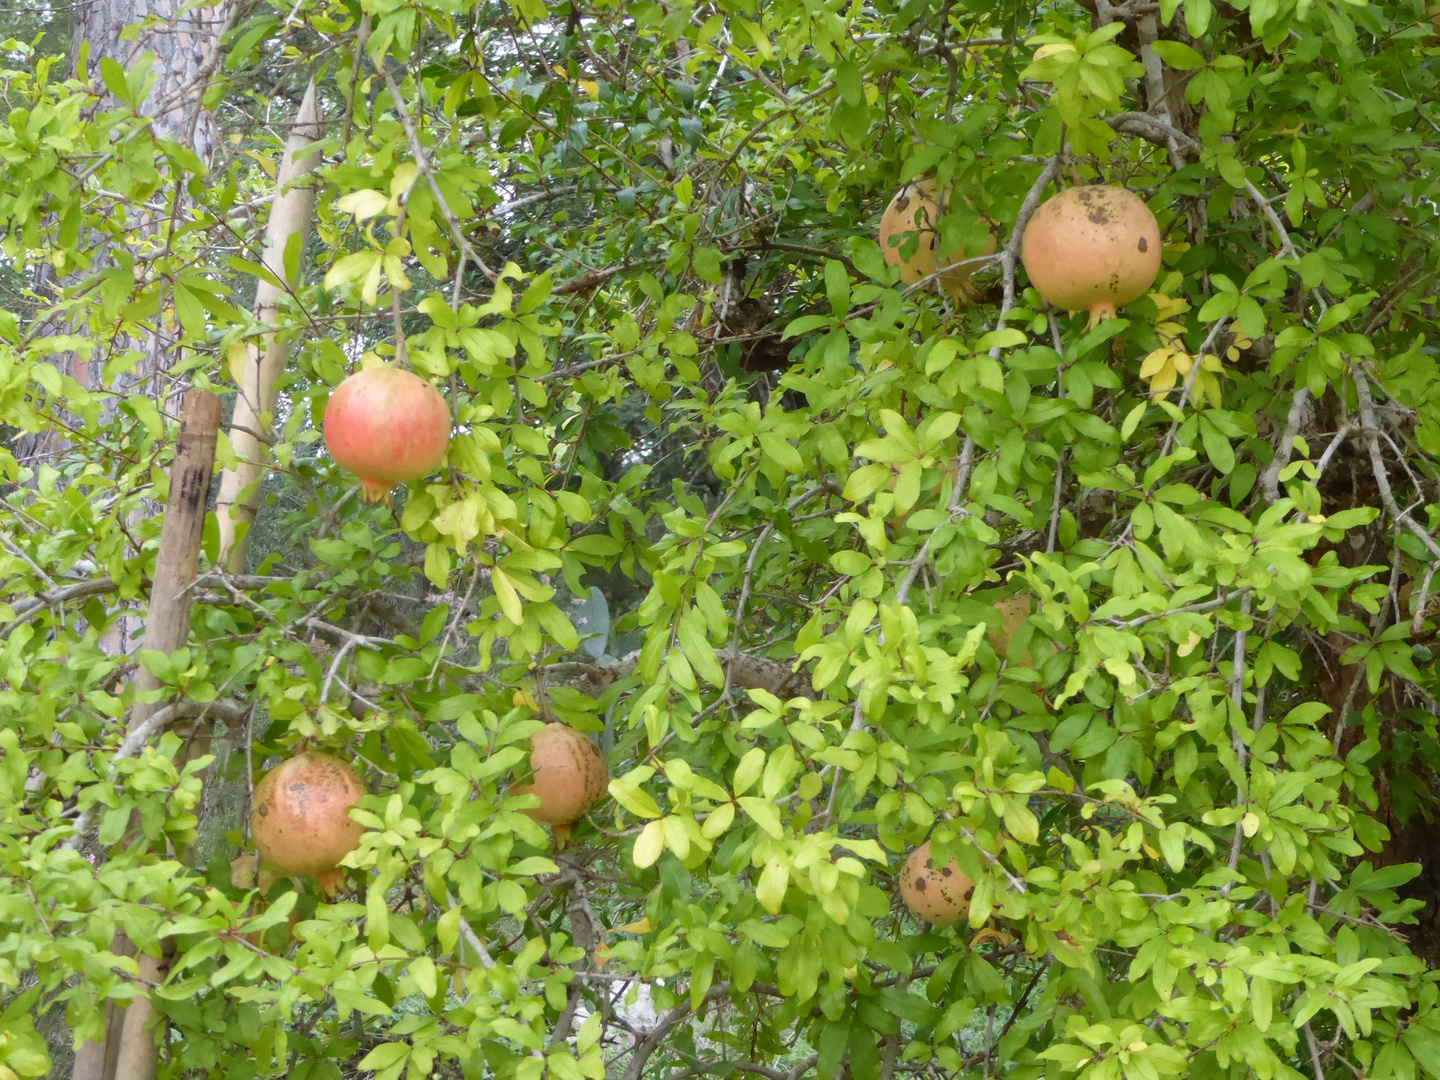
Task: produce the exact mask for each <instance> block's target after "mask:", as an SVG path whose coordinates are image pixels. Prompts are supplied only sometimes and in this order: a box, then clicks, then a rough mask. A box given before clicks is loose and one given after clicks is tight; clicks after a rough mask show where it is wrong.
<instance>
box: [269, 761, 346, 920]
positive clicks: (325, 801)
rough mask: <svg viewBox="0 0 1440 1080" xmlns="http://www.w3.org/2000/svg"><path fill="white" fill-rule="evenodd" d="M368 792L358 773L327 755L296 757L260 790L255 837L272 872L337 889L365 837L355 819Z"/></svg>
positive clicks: (271, 777) (276, 771) (284, 764)
mask: <svg viewBox="0 0 1440 1080" xmlns="http://www.w3.org/2000/svg"><path fill="white" fill-rule="evenodd" d="M364 794H365V786H364V785H363V784H362V783H361V782H360V776H359V774H358V773H356V772H355V770H354V769H353V768H351V767H350V766H349V765H347V764H346V763H345V762H343V761H341V760H339V759H338V758H333V757H330V756H328V755H326V754H316V753H309V752H307V753H303V754H296V755H295V756H294V757H293V758H291V759H290V760H289V761H286V762H282V763H281V764H280V765H278V766H276V767H275V768H274V769H271V770H270V771H269V772H268V773H266V774H265V777H264V778H263V779H262V780H261V781H260V783H258V784H256V785H255V809H254V811H253V812H252V813H251V815H250V833H251V835H252V836H253V837H254V838H255V848H256V850H257V851H259V852H260V858H261V859H262V860H263V861H264V862H265V864H266V866H268V867H269V868H271V869H272V870H274V871H275V872H276V873H280V874H286V875H289V876H290V877H310V876H313V875H320V876H321V884H322V885H324V886H325V887H326V888H327V891H328V889H330V888H333V887H334V886H335V884H337V881H336V875H335V873H334V871H335V870H336V868H337V867H338V866H339V864H340V860H341V859H343V858H345V856H346V855H349V854H350V852H352V851H354V850H355V848H356V846H357V845H359V843H360V834H361V833H363V832H364V831H365V829H364V826H362V825H361V824H360V823H359V822H358V821H352V820H351V819H350V813H349V811H350V807H352V806H354V805H355V804H356V803H357V802H359V801H360V796H362V795H364Z"/></svg>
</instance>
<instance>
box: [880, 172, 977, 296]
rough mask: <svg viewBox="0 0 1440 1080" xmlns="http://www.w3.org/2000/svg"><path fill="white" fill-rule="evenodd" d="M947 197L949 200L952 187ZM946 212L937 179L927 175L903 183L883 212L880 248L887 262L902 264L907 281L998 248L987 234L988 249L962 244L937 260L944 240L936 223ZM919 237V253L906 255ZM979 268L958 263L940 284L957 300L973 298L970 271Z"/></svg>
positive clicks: (942, 277)
mask: <svg viewBox="0 0 1440 1080" xmlns="http://www.w3.org/2000/svg"><path fill="white" fill-rule="evenodd" d="M944 198H945V199H946V200H947V201H948V198H949V192H948V191H947V192H946V193H945V196H944ZM967 204H968V200H967ZM944 214H945V208H944V207H942V206H941V203H940V201H939V200H937V199H936V198H935V182H934V181H933V180H928V179H926V180H912V181H911V182H910V183H908V184H906V185H905V186H904V187H902V188H901V189H900V190H899V191H898V192H897V193H896V195H895V197H894V198H893V199H891V200H890V205H889V206H888V207H886V208H885V213H884V214H883V215H881V218H880V237H879V239H880V250H881V251H883V252H884V254H885V261H886V262H887V263H889V264H890V265H891V266H899V267H900V280H901V281H903V282H905V284H907V285H913V284H915V283H916V282H917V281H923V280H925V279H926V278H928V277H929V276H930V275H931V274H933V273H935V271H936V269H938V267H939V266H949V265H951V264H952V263H958V262H962V261H963V260H965V259H967V258H973V257H975V256H976V255H989V254H990V253H991V252H992V251H994V250H995V237H994V236H990V235H988V234H987V235H986V237H985V244H984V248H985V250H984V251H982V252H969V253H968V254H967V252H966V251H965V250H964V249H963V248H962V249H961V250H959V251H955V252H949V253H947V254H945V255H944V256H943V257H941V261H939V262H937V256H938V252H937V250H936V249H937V248H938V247H939V244H940V234H939V233H938V232H937V231H936V225H937V223H938V222H939V220H940V218H941V217H943V216H944ZM914 233H918V234H919V236H918V238H917V237H913V236H912V235H911V234H914ZM917 241H918V245H919V246H918V247H916V249H915V254H914V255H911V256H910V257H909V258H908V259H907V258H905V257H904V256H903V255H902V254H901V251H902V249H904V250H906V251H908V250H909V244H910V243H912V242H917ZM976 269H977V267H974V266H960V267H956V268H955V269H953V270H950V271H947V272H946V273H944V274H942V275H940V284H941V285H943V286H944V287H945V291H946V292H948V293H949V294H950V295H951V296H952V297H953V298H954V299H955V301H956V302H957V303H961V304H964V303H968V302H969V300H970V298H971V297H970V275H971V274H973V273H974V272H975V270H976Z"/></svg>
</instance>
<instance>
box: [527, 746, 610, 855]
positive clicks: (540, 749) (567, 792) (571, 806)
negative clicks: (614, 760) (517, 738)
mask: <svg viewBox="0 0 1440 1080" xmlns="http://www.w3.org/2000/svg"><path fill="white" fill-rule="evenodd" d="M530 769H531V771H532V772H533V773H534V774H535V775H534V778H533V779H532V780H531V782H530V783H528V784H516V785H515V786H514V787H512V788H511V789H510V793H511V794H512V795H525V794H530V795H538V796H539V797H540V805H539V806H532V807H530V808H528V809H526V810H524V811H522V813H525V814H528V815H529V816H530V817H532V818H534V819H535V820H536V821H538V822H540V823H542V824H544V825H549V826H550V827H551V828H552V829H554V831H555V842H556V844H557V845H558V846H564V844H565V841H566V840H567V839H569V836H570V826H571V825H573V824H574V823H575V822H577V821H579V820H580V819H581V818H582V817H584V816H585V815H586V814H587V813H589V811H590V808H591V807H592V806H594V805H595V804H596V803H597V802H599V801H600V799H601V798H602V797H604V795H605V790H606V788H607V787H608V786H609V784H610V769H609V766H607V765H606V764H605V758H604V756H603V755H602V754H601V753H600V748H599V747H598V746H596V745H595V743H594V742H593V741H592V740H591V739H590V737H589V736H588V735H583V734H581V733H580V732H578V731H576V730H575V729H574V728H571V727H567V726H566V725H564V724H546V725H545V726H544V727H543V728H541V729H540V730H539V731H537V732H536V733H535V735H534V737H533V738H532V739H531V740H530Z"/></svg>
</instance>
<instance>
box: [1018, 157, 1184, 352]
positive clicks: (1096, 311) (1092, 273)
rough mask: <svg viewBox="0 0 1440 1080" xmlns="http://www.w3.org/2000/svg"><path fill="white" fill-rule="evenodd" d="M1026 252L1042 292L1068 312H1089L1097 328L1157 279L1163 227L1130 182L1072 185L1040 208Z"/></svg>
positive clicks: (1024, 242)
mask: <svg viewBox="0 0 1440 1080" xmlns="http://www.w3.org/2000/svg"><path fill="white" fill-rule="evenodd" d="M1020 258H1021V260H1022V261H1023V262H1024V263H1025V272H1026V273H1027V274H1029V275H1030V283H1031V284H1032V285H1034V286H1035V288H1036V289H1038V290H1039V292H1040V295H1041V296H1043V297H1045V299H1046V300H1048V301H1050V303H1052V304H1054V305H1055V306H1056V307H1060V308H1065V309H1066V310H1067V311H1089V312H1090V325H1091V326H1094V325H1095V324H1096V323H1099V322H1101V321H1103V320H1105V319H1110V318H1113V317H1114V316H1115V309H1116V308H1117V307H1121V306H1123V305H1125V304H1128V303H1130V301H1132V300H1135V299H1138V298H1139V297H1141V296H1143V295H1145V291H1146V290H1147V289H1149V288H1150V286H1151V285H1152V284H1153V283H1154V281H1155V275H1156V274H1157V273H1158V272H1159V270H1160V226H1159V225H1158V224H1157V223H1156V221H1155V215H1154V214H1152V213H1151V212H1150V208H1149V207H1148V206H1146V205H1145V203H1144V201H1143V200H1142V199H1141V198H1140V196H1138V195H1136V194H1135V193H1134V192H1131V191H1127V190H1126V189H1125V188H1122V187H1111V186H1108V185H1105V184H1092V185H1088V186H1085V187H1072V188H1067V189H1066V190H1064V191H1062V192H1060V194H1058V195H1056V196H1055V197H1054V198H1053V199H1051V200H1050V201H1049V202H1047V203H1045V204H1044V205H1043V206H1041V207H1040V209H1038V210H1036V211H1035V215H1034V216H1033V217H1032V218H1031V219H1030V223H1029V224H1028V225H1026V226H1025V235H1024V237H1023V238H1022V239H1021V241H1020Z"/></svg>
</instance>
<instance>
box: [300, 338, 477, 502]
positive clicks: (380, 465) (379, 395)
mask: <svg viewBox="0 0 1440 1080" xmlns="http://www.w3.org/2000/svg"><path fill="white" fill-rule="evenodd" d="M449 445H450V409H449V406H447V405H446V404H445V399H444V398H443V397H441V396H440V392H439V391H438V390H436V389H435V387H433V386H431V385H430V384H429V383H428V382H426V381H425V380H424V379H422V378H420V376H418V375H416V374H414V373H412V372H409V371H405V370H403V369H402V368H397V367H375V368H367V369H365V370H364V371H357V372H356V373H355V374H354V375H351V376H350V377H349V378H348V379H346V380H345V381H344V382H342V383H341V384H340V385H339V386H337V387H336V388H335V392H334V393H333V394H331V395H330V403H329V405H327V406H326V407H325V446H326V448H327V449H328V450H329V451H330V456H331V457H332V458H334V459H335V462H336V464H338V465H339V466H340V467H341V468H342V469H346V470H348V471H349V472H352V473H354V474H355V475H356V476H358V477H359V478H360V491H361V494H362V495H363V496H364V499H365V501H366V502H381V501H383V500H385V499H387V498H389V496H390V489H391V488H393V487H394V486H395V485H396V484H404V483H407V482H409V481H411V480H419V479H421V478H422V477H425V476H428V475H429V474H430V473H432V472H434V471H435V469H436V467H437V466H438V465H439V464H440V462H441V461H442V460H443V459H444V457H445V450H446V449H447V448H448V447H449Z"/></svg>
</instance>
